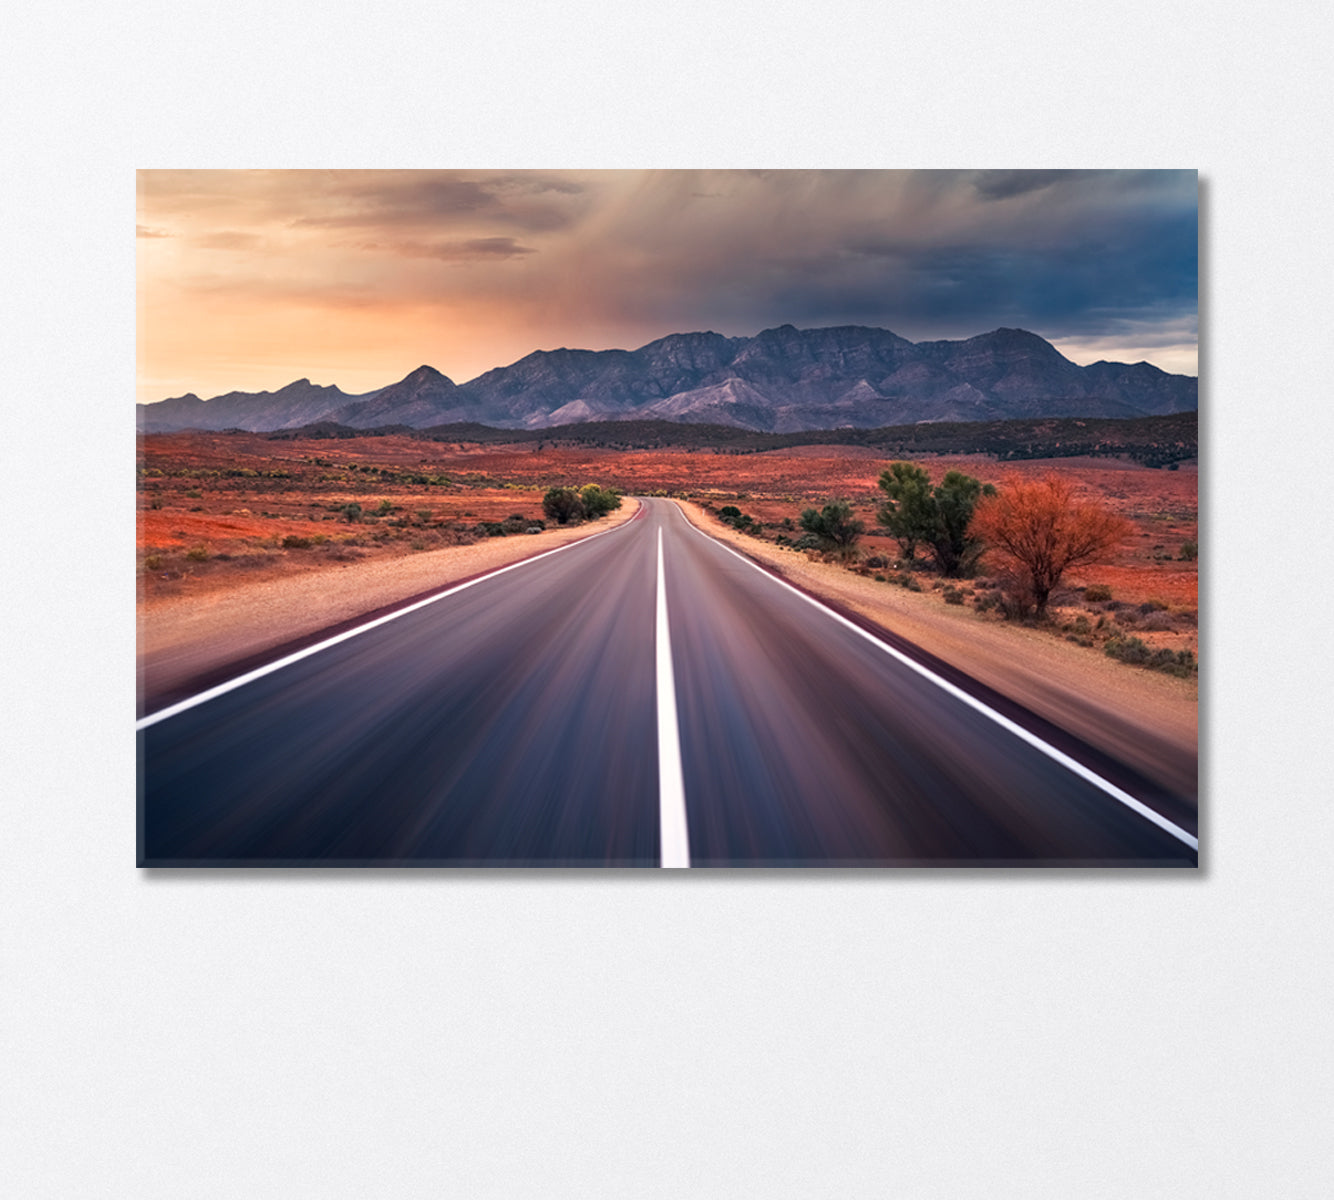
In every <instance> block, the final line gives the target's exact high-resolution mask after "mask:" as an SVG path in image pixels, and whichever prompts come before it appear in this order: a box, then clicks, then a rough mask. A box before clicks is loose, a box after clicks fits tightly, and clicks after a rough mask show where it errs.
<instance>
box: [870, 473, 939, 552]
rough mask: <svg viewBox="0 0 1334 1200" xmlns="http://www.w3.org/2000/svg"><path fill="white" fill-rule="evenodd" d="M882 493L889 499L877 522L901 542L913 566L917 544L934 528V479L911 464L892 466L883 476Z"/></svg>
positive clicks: (900, 546) (901, 549) (877, 517)
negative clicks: (932, 483) (932, 492)
mask: <svg viewBox="0 0 1334 1200" xmlns="http://www.w3.org/2000/svg"><path fill="white" fill-rule="evenodd" d="M880 489H881V491H883V492H884V493H885V495H887V496H888V497H889V500H888V501H887V502H886V503H885V504H884V506H883V507H882V508H881V509H880V511H879V512H877V513H876V517H875V519H876V520H877V521H878V522H879V523H880V524H881V525H883V526H884V527H885V528H886V529H888V530H889V532H890V533H891V534H892V535H893V536H894V537H895V538H897V539H898V543H899V550H900V551H901V552H902V554H903V557H904V558H906V559H907V560H908V561H909V562H912V560H913V556H914V555H915V554H916V552H917V543H918V542H921V541H924V540H926V539H927V538H928V537H930V535H931V531H932V529H933V527H934V524H935V521H934V503H933V500H932V496H931V477H930V476H929V475H928V474H927V473H926V472H925V471H923V470H922V468H921V467H919V466H917V464H916V463H910V462H892V463H890V464H889V469H888V470H886V471H882V472H881V473H880Z"/></svg>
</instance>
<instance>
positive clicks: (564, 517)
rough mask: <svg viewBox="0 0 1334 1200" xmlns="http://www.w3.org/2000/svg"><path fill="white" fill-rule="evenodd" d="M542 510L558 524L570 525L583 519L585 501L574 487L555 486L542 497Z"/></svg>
mask: <svg viewBox="0 0 1334 1200" xmlns="http://www.w3.org/2000/svg"><path fill="white" fill-rule="evenodd" d="M542 511H543V512H544V513H546V514H547V516H549V517H550V518H551V519H552V520H553V521H555V522H556V524H557V525H568V524H569V523H570V522H571V521H581V520H582V519H583V516H584V502H583V500H581V499H580V497H579V493H578V492H576V491H575V490H574V489H573V488H562V487H554V488H550V489H548V491H547V494H546V495H545V496H543V497H542Z"/></svg>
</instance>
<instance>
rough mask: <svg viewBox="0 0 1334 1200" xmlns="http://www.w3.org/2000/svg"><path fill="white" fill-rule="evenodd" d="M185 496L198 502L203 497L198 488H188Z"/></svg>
mask: <svg viewBox="0 0 1334 1200" xmlns="http://www.w3.org/2000/svg"><path fill="white" fill-rule="evenodd" d="M185 494H186V495H187V496H189V497H190V499H191V500H200V499H202V498H203V496H204V493H203V492H201V491H200V490H199V489H198V488H190V490H189V491H187V492H186V493H185Z"/></svg>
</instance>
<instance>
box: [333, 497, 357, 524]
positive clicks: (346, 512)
mask: <svg viewBox="0 0 1334 1200" xmlns="http://www.w3.org/2000/svg"><path fill="white" fill-rule="evenodd" d="M338 512H339V514H340V515H341V516H342V518H343V520H344V521H347V522H349V523H350V524H353V525H355V524H356V523H357V522H358V521H360V520H361V505H360V504H358V503H357V502H356V501H355V500H353V501H352V502H351V503H350V504H344V505H343V506H342V507H341V508H340V509H339V510H338Z"/></svg>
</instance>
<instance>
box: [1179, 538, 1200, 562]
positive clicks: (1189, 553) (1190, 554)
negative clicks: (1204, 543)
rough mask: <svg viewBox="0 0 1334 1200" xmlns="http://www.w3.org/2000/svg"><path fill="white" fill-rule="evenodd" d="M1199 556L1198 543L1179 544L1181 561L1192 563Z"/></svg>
mask: <svg viewBox="0 0 1334 1200" xmlns="http://www.w3.org/2000/svg"><path fill="white" fill-rule="evenodd" d="M1199 556H1200V546H1199V543H1198V542H1182V543H1181V561H1182V562H1194V561H1195V560H1196V559H1197V558H1199Z"/></svg>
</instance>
